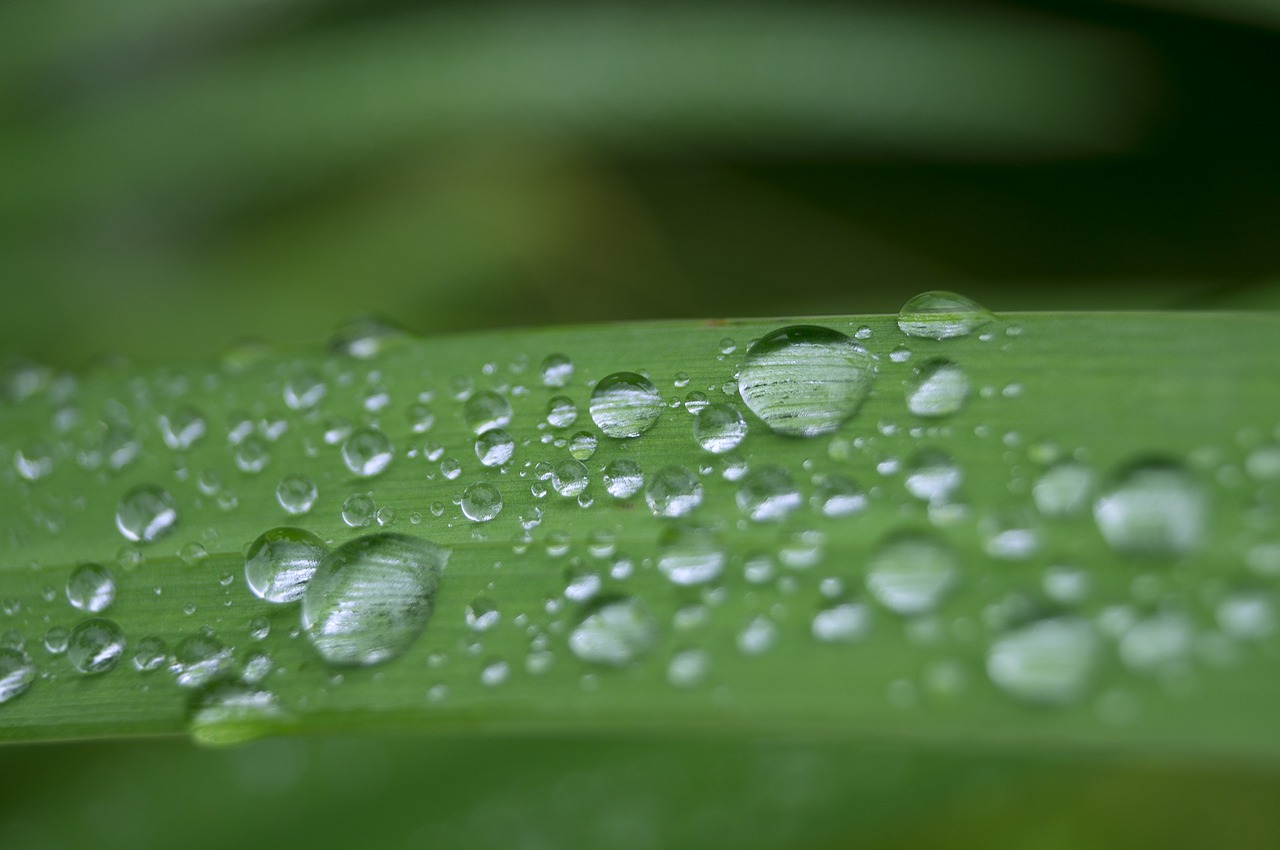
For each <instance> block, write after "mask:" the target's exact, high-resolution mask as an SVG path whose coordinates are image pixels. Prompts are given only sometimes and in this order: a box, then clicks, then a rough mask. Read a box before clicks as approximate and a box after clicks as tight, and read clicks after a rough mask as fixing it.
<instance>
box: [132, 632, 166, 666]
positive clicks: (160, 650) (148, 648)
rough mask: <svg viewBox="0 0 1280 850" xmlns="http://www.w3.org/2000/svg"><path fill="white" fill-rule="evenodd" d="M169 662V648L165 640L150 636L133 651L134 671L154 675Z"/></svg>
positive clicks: (141, 641) (139, 642)
mask: <svg viewBox="0 0 1280 850" xmlns="http://www.w3.org/2000/svg"><path fill="white" fill-rule="evenodd" d="M168 660H169V647H168V645H167V644H166V643H165V642H164V640H163V639H161V638H158V637H156V636H154V635H148V636H147V637H144V638H143V639H142V640H140V641H138V645H137V646H136V647H135V648H134V650H133V669H135V670H137V671H138V672H139V673H153V672H155V671H156V670H159V669H160V668H161V667H163V666H164V665H165V662H166V661H168Z"/></svg>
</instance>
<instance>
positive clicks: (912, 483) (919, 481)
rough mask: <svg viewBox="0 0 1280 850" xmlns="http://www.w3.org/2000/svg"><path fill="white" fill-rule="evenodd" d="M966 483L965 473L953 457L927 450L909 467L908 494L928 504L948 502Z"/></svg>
mask: <svg viewBox="0 0 1280 850" xmlns="http://www.w3.org/2000/svg"><path fill="white" fill-rule="evenodd" d="M963 481H964V473H963V471H962V470H961V469H960V466H959V464H957V463H956V462H955V460H954V459H952V457H951V455H949V454H946V453H945V452H942V451H938V450H937V449H926V450H924V451H922V452H920V453H919V454H918V455H916V456H915V457H914V458H912V460H911V462H910V464H909V465H908V467H907V477H906V480H905V482H904V483H905V485H906V488H907V492H908V493H910V494H911V495H913V496H915V497H916V498H917V499H923V500H924V501H926V502H947V501H949V500H950V499H951V497H952V495H953V494H954V493H955V492H956V490H957V489H958V488H959V487H960V484H961V483H962V482H963Z"/></svg>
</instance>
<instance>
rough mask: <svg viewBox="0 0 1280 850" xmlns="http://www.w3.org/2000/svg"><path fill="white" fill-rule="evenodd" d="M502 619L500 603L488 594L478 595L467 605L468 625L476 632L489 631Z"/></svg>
mask: <svg viewBox="0 0 1280 850" xmlns="http://www.w3.org/2000/svg"><path fill="white" fill-rule="evenodd" d="M500 619H502V614H501V612H499V611H498V604H497V603H496V602H494V601H493V600H492V599H490V598H489V597H487V596H477V597H476V598H475V599H473V600H471V604H470V605H468V606H467V626H468V627H470V629H471V630H472V631H475V632H487V631H489V629H492V628H493V627H494V626H496V625H498V621H499V620H500Z"/></svg>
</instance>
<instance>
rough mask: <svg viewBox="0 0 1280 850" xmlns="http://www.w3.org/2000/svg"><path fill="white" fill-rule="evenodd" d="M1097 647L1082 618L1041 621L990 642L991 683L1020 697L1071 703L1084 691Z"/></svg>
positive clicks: (1029, 700)
mask: <svg viewBox="0 0 1280 850" xmlns="http://www.w3.org/2000/svg"><path fill="white" fill-rule="evenodd" d="M1097 652H1098V639H1097V637H1096V635H1095V634H1094V632H1093V629H1092V627H1090V625H1089V624H1088V623H1087V622H1085V621H1084V620H1080V619H1077V618H1074V617H1062V618H1058V619H1052V620H1041V621H1039V622H1036V623H1032V624H1031V625H1028V626H1024V627H1022V628H1021V629H1018V630H1017V631H1013V632H1010V633H1009V634H1007V635H1005V636H1004V637H1002V638H1000V639H999V640H997V641H996V642H995V643H994V644H992V645H991V648H990V649H989V650H988V651H987V675H988V676H990V677H991V681H992V683H994V684H995V686H996V687H998V688H1000V690H1002V691H1004V692H1005V693H1007V694H1009V695H1010V696H1012V697H1014V698H1015V699H1018V700H1022V701H1023V702H1029V703H1036V704H1040V705H1063V704H1068V703H1073V702H1077V701H1079V700H1080V699H1081V698H1083V697H1084V695H1085V693H1086V692H1087V690H1088V687H1089V680H1090V678H1091V677H1092V674H1093V668H1094V665H1095V662H1096V657H1097Z"/></svg>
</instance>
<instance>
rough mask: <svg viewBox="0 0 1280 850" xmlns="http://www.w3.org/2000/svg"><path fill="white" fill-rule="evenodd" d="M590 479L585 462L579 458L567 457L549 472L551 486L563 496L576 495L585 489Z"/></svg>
mask: <svg viewBox="0 0 1280 850" xmlns="http://www.w3.org/2000/svg"><path fill="white" fill-rule="evenodd" d="M590 481H591V473H590V472H589V471H588V469H587V466H586V464H584V463H583V462H582V461H580V460H574V459H573V458H569V459H567V460H562V461H560V462H559V463H557V464H556V465H555V469H554V470H553V471H552V473H551V486H552V487H553V488H554V489H555V491H556V492H557V493H559V494H560V495H561V496H564V497H565V498H570V497H573V496H577V495H579V494H580V493H582V491H584V490H586V489H587V484H588V483H590Z"/></svg>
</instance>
